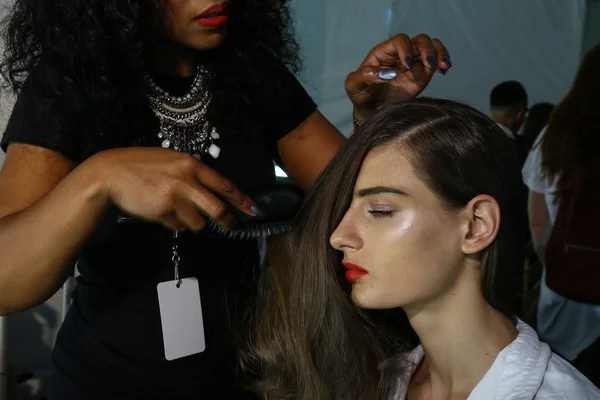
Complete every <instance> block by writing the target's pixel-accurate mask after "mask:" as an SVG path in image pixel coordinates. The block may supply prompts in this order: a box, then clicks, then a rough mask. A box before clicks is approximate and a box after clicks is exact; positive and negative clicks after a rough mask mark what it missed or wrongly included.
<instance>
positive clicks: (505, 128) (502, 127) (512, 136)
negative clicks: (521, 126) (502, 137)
mask: <svg viewBox="0 0 600 400" xmlns="http://www.w3.org/2000/svg"><path fill="white" fill-rule="evenodd" d="M496 123H497V124H498V126H499V127H500V129H502V130H503V131H504V133H506V136H508V137H509V138H511V139H512V140H516V137H515V134H514V133H513V131H511V130H510V129H508V128H507V127H506V126H504V125H502V124H501V123H500V122H496Z"/></svg>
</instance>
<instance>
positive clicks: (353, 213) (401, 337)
mask: <svg viewBox="0 0 600 400" xmlns="http://www.w3.org/2000/svg"><path fill="white" fill-rule="evenodd" d="M511 147H512V145H511V142H510V140H509V139H508V138H507V137H506V136H505V135H503V134H502V132H501V130H500V129H499V128H498V126H497V125H496V124H495V123H494V122H493V121H492V120H490V119H489V118H488V117H486V116H485V115H483V114H481V113H480V112H478V111H476V110H474V109H472V108H470V107H468V106H465V105H462V104H459V103H455V102H452V101H448V100H433V99H426V98H422V99H418V100H414V101H410V102H405V103H403V104H399V103H395V104H390V105H387V106H385V107H383V108H381V109H380V110H379V112H378V113H377V114H376V115H375V116H374V117H372V118H371V119H370V120H369V121H368V122H367V123H366V124H365V125H364V126H363V127H361V128H360V129H358V131H357V132H356V133H355V135H354V136H353V137H352V138H351V139H350V141H349V143H348V144H347V146H345V147H344V148H343V149H342V150H341V152H340V153H339V154H338V156H337V157H336V158H335V159H334V160H333V162H332V163H331V164H330V165H329V167H328V168H327V169H326V171H325V172H324V174H323V176H322V177H321V179H320V180H319V182H318V183H317V184H316V187H315V188H314V190H313V192H312V193H313V195H312V196H310V198H309V199H308V200H307V203H306V205H305V207H304V209H303V211H302V213H301V215H300V218H299V220H298V226H297V229H296V231H295V232H294V233H292V234H291V235H289V236H288V237H286V238H284V239H281V240H278V241H276V242H274V243H272V244H271V247H270V251H269V271H270V273H269V274H265V275H264V277H263V282H262V285H261V288H262V291H261V295H260V297H259V303H260V306H259V307H258V309H257V311H256V314H255V315H254V328H253V329H254V334H253V336H252V339H251V340H250V344H249V346H248V347H247V349H246V354H245V357H244V361H245V366H246V367H247V368H249V369H256V372H258V373H259V374H260V375H259V376H261V377H262V379H261V380H259V381H258V382H257V383H256V384H255V386H254V389H255V391H257V392H258V393H260V394H261V395H262V396H263V397H264V398H273V399H279V398H295V399H299V400H309V399H310V400H322V399H323V400H324V399H332V398H336V399H338V398H339V399H346V398H348V399H350V398H351V399H355V400H358V399H360V400H376V399H394V400H395V399H398V400H401V399H410V400H413V399H425V398H427V399H448V398H452V399H458V398H461V399H465V398H468V399H471V400H479V399H480V400H483V399H485V400H489V399H498V400H499V399H503V400H505V399H520V400H521V399H533V398H536V399H581V400H587V399H600V391H599V390H598V389H597V388H596V387H595V386H594V385H593V384H592V383H591V382H590V381H589V380H588V379H586V378H585V377H584V376H583V375H582V374H581V373H580V372H578V371H577V370H576V369H575V368H573V367H572V366H571V365H570V364H569V363H568V362H567V361H565V360H564V359H562V358H561V357H559V356H557V355H555V354H553V353H552V351H551V350H550V348H549V346H548V345H547V344H545V343H542V342H540V340H539V339H538V337H537V334H536V333H535V331H534V330H533V329H532V328H531V327H529V326H528V325H527V324H525V323H524V322H522V321H520V320H518V319H517V318H516V317H515V316H514V314H513V313H512V307H511V306H512V297H513V295H514V290H513V289H514V274H513V272H514V271H515V268H516V267H517V265H516V260H517V258H518V257H517V255H518V251H517V249H518V248H519V247H520V246H523V245H524V243H523V241H524V237H523V236H524V235H523V234H522V231H523V230H522V229H521V228H520V226H519V224H522V223H524V221H525V220H524V216H523V215H522V214H523V213H524V210H523V209H522V207H521V204H520V202H521V196H520V195H519V194H518V193H515V190H514V188H516V187H519V185H518V184H519V183H520V181H521V174H520V171H519V167H518V163H517V161H516V156H515V152H514V151H513V150H512V148H511ZM308 232H310V234H308ZM328 240H329V242H330V245H328V243H327V241H328Z"/></svg>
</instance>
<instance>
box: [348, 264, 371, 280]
mask: <svg viewBox="0 0 600 400" xmlns="http://www.w3.org/2000/svg"><path fill="white" fill-rule="evenodd" d="M342 265H343V266H344V268H346V279H347V280H349V281H357V280H359V279H360V278H362V277H363V276H365V275H367V274H368V272H367V270H366V269H364V268H363V267H361V266H360V265H356V264H354V263H351V262H350V261H343V262H342Z"/></svg>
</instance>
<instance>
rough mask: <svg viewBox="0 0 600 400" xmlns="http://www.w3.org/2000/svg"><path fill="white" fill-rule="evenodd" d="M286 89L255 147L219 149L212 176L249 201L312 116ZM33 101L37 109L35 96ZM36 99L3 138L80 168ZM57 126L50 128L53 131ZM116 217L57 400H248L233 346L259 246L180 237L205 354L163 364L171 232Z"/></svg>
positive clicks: (64, 353)
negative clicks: (161, 290)
mask: <svg viewBox="0 0 600 400" xmlns="http://www.w3.org/2000/svg"><path fill="white" fill-rule="evenodd" d="M281 74H282V76H281V78H282V81H283V82H284V84H283V85H280V90H278V91H276V92H265V93H263V96H264V97H263V98H261V99H257V101H259V102H260V104H261V105H262V104H265V105H269V106H268V107H264V113H259V114H257V115H256V118H257V122H258V123H259V124H260V126H262V127H263V129H262V130H261V132H263V134H261V135H260V136H257V137H244V136H242V135H240V136H239V137H237V136H235V135H228V136H227V137H221V139H219V143H218V145H219V147H221V150H222V151H221V155H220V157H219V158H218V159H216V160H214V159H212V158H210V157H207V158H206V163H207V164H208V166H210V167H212V168H213V169H215V170H217V171H218V172H220V173H221V174H223V175H224V176H226V177H228V178H229V179H231V180H232V181H233V182H234V183H235V184H237V185H238V186H239V187H240V188H241V189H242V190H243V191H245V192H247V193H251V192H254V191H257V190H262V189H265V188H268V187H271V186H272V185H273V184H274V182H275V175H274V168H273V159H274V158H275V157H276V154H275V144H276V142H277V140H279V139H280V138H282V137H283V136H285V135H286V134H288V133H289V132H291V131H292V130H293V129H294V128H296V127H297V126H298V125H299V124H300V123H302V122H303V121H304V120H306V118H307V117H308V116H309V115H310V114H311V113H313V112H314V111H315V110H316V105H315V104H314V102H313V101H312V99H311V98H310V97H309V95H308V94H307V93H306V91H305V90H304V89H303V88H302V86H301V85H300V84H299V83H298V81H297V80H296V78H295V77H294V76H293V75H292V74H291V73H290V72H289V71H288V70H287V69H285V68H281ZM154 78H155V80H156V81H157V83H158V84H159V85H160V86H161V87H163V88H164V89H166V90H167V91H168V92H170V93H173V94H179V93H184V92H185V91H187V89H188V87H189V85H190V84H191V81H192V79H187V78H178V77H172V76H162V75H157V76H155V77H154ZM35 96H38V97H37V98H36V99H35V100H36V101H34V97H35ZM39 96H40V93H39V92H38V91H37V90H36V88H35V87H32V85H31V84H27V83H26V85H25V88H24V89H23V91H22V93H21V94H20V96H19V98H18V99H17V103H16V105H15V108H14V110H13V113H12V116H11V118H10V121H9V123H8V126H7V129H6V131H5V133H4V136H3V138H2V147H3V149H4V150H6V147H7V145H8V144H9V143H11V142H15V143H26V144H32V145H37V146H41V147H45V148H48V149H51V150H55V151H57V152H59V153H61V154H63V155H64V156H65V157H67V158H69V159H71V160H73V161H74V162H76V163H79V162H80V161H82V160H81V159H80V154H78V153H77V148H78V145H77V143H75V142H74V141H75V140H76V138H74V137H73V135H69V132H61V131H56V130H53V129H49V125H48V124H46V123H45V121H46V120H48V117H49V116H48V115H44V113H47V112H49V111H48V110H49V109H51V108H44V109H43V111H42V110H41V109H40V108H39V107H34V106H33V105H34V104H35V103H36V102H37V101H39ZM50 127H51V125H50ZM157 133H158V122H157V120H156V119H155V117H154V116H153V115H152V113H151V112H150V110H148V113H147V115H146V116H145V118H144V119H143V120H142V121H140V124H139V135H140V137H142V136H143V137H144V138H146V139H147V140H146V142H148V141H149V142H151V143H153V144H155V145H156V146H159V145H160V139H159V138H158V137H157ZM116 214H117V213H116V210H111V211H109V212H108V213H107V214H106V215H105V217H104V220H103V222H102V224H101V227H100V228H99V229H98V231H97V232H96V234H95V235H94V237H93V238H92V239H91V240H90V241H89V242H88V243H87V245H86V246H85V247H84V248H83V249H82V250H81V254H80V256H79V263H78V270H79V272H80V274H81V275H80V276H79V278H78V284H77V287H76V290H75V293H74V298H73V305H72V307H71V309H70V311H69V313H68V315H67V317H66V320H65V321H64V323H63V326H62V327H61V330H60V333H59V335H58V339H57V343H56V346H55V350H54V353H53V366H54V377H53V387H52V390H51V392H50V396H49V398H50V399H59V398H60V399H65V400H67V399H76V398H77V399H88V398H106V399H120V398H127V399H134V398H136V399H137V398H157V399H180V398H196V399H203V398H207V399H208V398H210V399H221V398H223V399H225V398H236V399H237V398H240V399H241V398H243V396H244V395H243V394H242V393H241V392H240V391H239V390H240V389H239V386H238V385H237V383H236V374H235V370H236V365H237V360H236V351H235V343H234V342H235V340H236V338H237V336H238V335H237V333H239V332H240V331H239V330H238V329H239V327H240V325H241V324H240V322H241V320H242V318H243V316H244V315H243V314H244V312H245V309H246V306H247V304H248V303H249V302H248V298H249V296H251V295H252V293H253V288H254V287H255V283H256V279H257V276H256V265H257V262H258V251H257V250H258V246H257V243H256V242H254V241H235V240H227V239H221V238H217V237H215V236H211V235H208V234H207V233H199V234H191V233H186V234H183V235H181V236H180V238H179V253H180V255H181V259H182V261H181V275H182V276H183V277H189V276H194V277H197V278H198V281H199V285H200V295H201V301H202V309H203V319H204V325H205V336H206V350H205V351H204V352H203V353H201V354H197V355H193V356H190V357H186V358H183V359H179V360H175V361H167V360H166V359H165V355H164V349H163V342H162V330H161V325H160V315H159V308H158V298H157V290H156V285H157V284H158V283H159V282H162V281H167V280H172V279H173V265H172V261H171V244H172V232H170V231H168V230H166V229H164V228H162V227H161V226H158V225H153V224H148V223H126V224H118V223H117V218H116Z"/></svg>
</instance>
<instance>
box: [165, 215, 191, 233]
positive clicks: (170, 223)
mask: <svg viewBox="0 0 600 400" xmlns="http://www.w3.org/2000/svg"><path fill="white" fill-rule="evenodd" d="M161 223H162V225H164V227H165V228H167V229H168V230H170V231H179V232H183V231H185V230H186V228H187V227H186V225H185V224H184V223H183V222H181V221H180V220H179V219H178V218H177V217H176V216H175V215H174V214H169V215H166V216H163V217H162V218H161Z"/></svg>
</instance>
